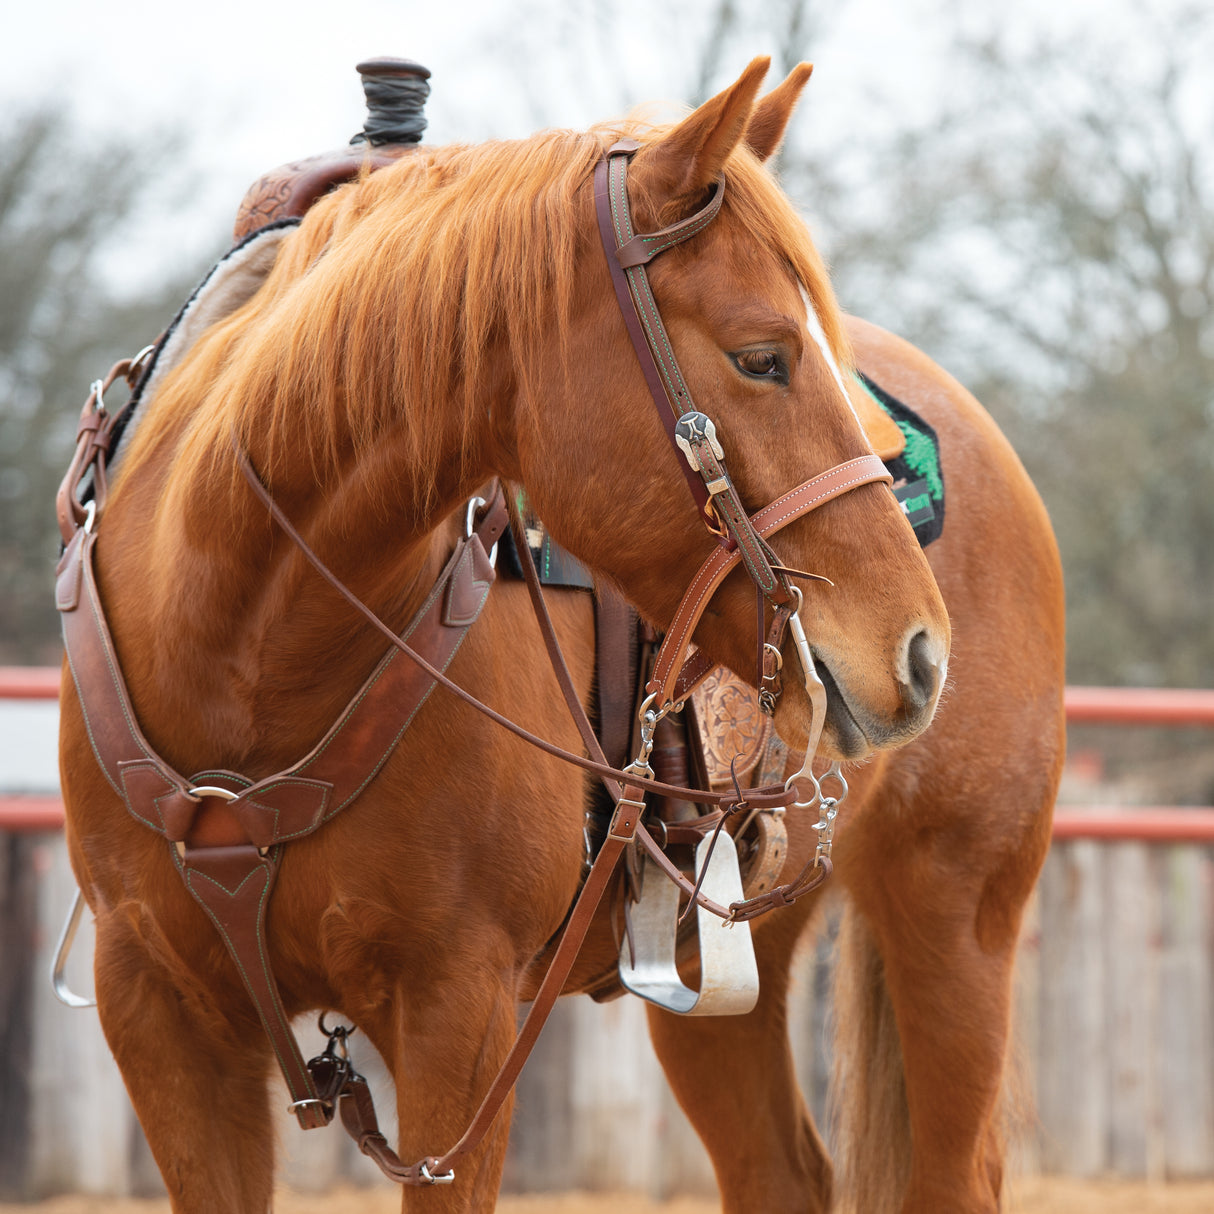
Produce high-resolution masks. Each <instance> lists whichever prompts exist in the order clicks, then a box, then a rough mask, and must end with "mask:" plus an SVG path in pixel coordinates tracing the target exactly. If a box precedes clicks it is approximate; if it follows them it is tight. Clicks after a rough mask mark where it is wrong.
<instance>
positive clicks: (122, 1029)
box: [95, 903, 274, 1214]
mask: <svg viewBox="0 0 1214 1214" xmlns="http://www.w3.org/2000/svg"><path fill="white" fill-rule="evenodd" d="M95 969H96V984H97V1009H98V1012H99V1013H100V1017H101V1025H102V1028H103V1030H104V1032H105V1036H106V1040H107V1041H108V1042H109V1046H110V1049H111V1050H112V1051H113V1054H114V1058H115V1060H116V1061H117V1063H118V1067H119V1069H120V1070H121V1072H122V1077H123V1080H124V1081H125V1083H126V1087H127V1091H128V1092H129V1093H130V1097H131V1102H132V1104H133V1105H134V1107H135V1112H136V1113H137V1114H138V1116H139V1120H140V1123H141V1124H142V1126H143V1130H144V1133H145V1134H146V1136H147V1140H148V1144H149V1145H150V1147H151V1149H152V1154H153V1156H154V1157H155V1159H156V1163H157V1165H158V1166H159V1168H160V1173H161V1175H162V1176H163V1177H164V1182H165V1185H166V1186H167V1188H168V1191H169V1198H170V1200H171V1202H172V1207H173V1210H174V1211H175V1212H176V1214H187V1212H188V1214H210V1212H212V1211H216V1210H225V1211H231V1212H232V1214H266V1211H267V1210H269V1208H270V1200H271V1193H272V1188H273V1167H274V1144H273V1133H272V1129H271V1117H270V1109H269V1094H268V1088H267V1075H268V1069H269V1063H270V1058H269V1048H268V1045H267V1042H266V1038H265V1035H264V1034H263V1033H262V1032H261V1030H260V1027H259V1026H258V1025H257V1024H256V1022H255V1021H253V1022H252V1023H251V1024H249V1025H248V1026H247V1028H245V1029H238V1028H237V1027H234V1026H233V1024H232V1023H231V1022H230V1021H228V1020H227V1019H226V1018H225V1017H224V1016H223V1015H222V1014H221V1013H220V1012H219V1011H218V1010H217V1008H216V1007H215V1005H214V1003H213V999H212V995H211V993H210V992H209V991H207V990H205V989H204V988H203V987H202V986H201V984H200V983H198V982H197V980H195V979H193V977H192V976H191V975H190V974H189V973H188V972H187V971H185V969H184V967H181V966H180V963H179V962H178V961H177V960H176V958H175V955H174V954H172V953H171V951H170V950H168V949H167V946H165V945H164V941H163V939H162V938H160V936H159V932H158V930H157V929H156V927H155V925H154V924H153V923H152V922H151V921H150V919H149V918H148V916H147V914H146V912H141V911H140V910H139V909H138V908H137V907H136V906H135V904H133V903H128V904H125V905H124V906H120V907H118V908H116V909H115V910H112V911H108V912H105V913H102V914H101V915H99V916H98V921H97V944H96V953H95ZM231 989H232V990H233V991H234V992H236V993H237V994H238V995H240V996H243V994H244V992H243V988H241V987H239V986H238V985H235V984H233V986H232V988H231ZM249 1012H251V1009H244V1008H243V1007H242V1008H241V1009H240V1010H239V1012H238V1015H240V1016H242V1017H243V1016H246V1015H248V1013H249Z"/></svg>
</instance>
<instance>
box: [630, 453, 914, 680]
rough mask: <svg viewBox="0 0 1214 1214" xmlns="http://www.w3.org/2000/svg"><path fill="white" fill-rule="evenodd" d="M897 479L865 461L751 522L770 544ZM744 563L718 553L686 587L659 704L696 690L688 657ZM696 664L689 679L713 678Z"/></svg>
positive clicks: (668, 643) (669, 639)
mask: <svg viewBox="0 0 1214 1214" xmlns="http://www.w3.org/2000/svg"><path fill="white" fill-rule="evenodd" d="M892 479H893V478H892V477H891V476H890V474H889V469H888V468H886V466H885V465H884V464H883V463H882V462H881V461H880V459H878V458H877V456H875V455H862V456H860V457H859V458H857V459H853V460H848V461H847V462H846V463H844V464H839V465H837V466H836V467H834V468H831V469H830V470H829V471H828V472H823V473H822V474H821V475H820V476H815V477H814V478H813V479H812V480H808V481H806V482H805V483H804V484H802V485H798V486H797V488H796V489H793V490H792V491H791V492H789V493H786V494H784V495H783V496H782V497H779V498H777V499H776V500H775V501H774V502H772V503H771V505H769V506H766V507H764V508H763V509H762V510H760V511H759V512H758V513H757V514H755V515H754V516H753V517H752V518H751V520H750V521H751V524H752V526H753V527H754V529H755V531H757V532H758V534H759V535H760V536H762V537H764V538H766V537H767V536H769V535H772V534H773V533H775V532H776V531H778V530H779V529H780V528H781V527H786V526H787V525H788V524H789V523H791V522H792V521H793V520H794V519H798V518H800V517H801V516H802V515H803V514H808V513H809V512H810V511H811V510H816V509H817V508H818V507H819V506H822V505H824V504H825V503H826V502H828V501H830V500H831V499H832V498H836V497H838V496H839V495H840V494H842V493H847V492H849V491H850V490H852V489H856V488H858V487H859V486H860V485H866V484H869V483H870V482H872V481H891V480H892ZM740 560H741V554H740V553H739V552H738V551H737V550H736V549H735V550H734V551H732V552H727V551H726V550H725V549H723V548H722V549H718V550H717V551H715V552H713V553H712V555H711V556H710V557H709V558H708V559H707V560H706V561H705V562H704V564H703V565H701V566H700V569H699V571H698V572H697V573H696V575H695V577H694V578H692V580H691V584H690V585H689V586H688V587H687V591H686V593H685V594H684V595H683V599H682V602H680V604H679V607H678V610H677V611H676V612H675V617H674V619H673V620H672V621H671V623H670V627H669V628H668V629H667V630H666V638H665V640H664V641H663V642H662V648H661V650H660V651H659V653H658V660H657V663H656V665H655V666H654V672H653V678H652V679H651V680H650V682H649V685H648V690H649V691H651V692H656V693H657V695H658V700H659V701H660V702H662V703H669V702H676V703H677V702H678V699H679V698H682V697H683V696H685V695H686V694H688V693H689V692H690V691H691V686H688V683H689V682H690V679H689V678H680V675H681V672H682V671H683V669H684V665H683V655H684V653H685V652H686V650H687V645H688V643H689V642H690V640H691V638H692V634H693V633H694V632H695V628H696V625H697V624H698V623H699V622H700V617H701V616H702V615H703V614H704V611H705V609H706V608H707V606H708V603H709V600H710V599H711V598H712V595H713V593H714V592H715V591H716V589H717V587H719V586H720V585H721V583H722V582H723V581H724V580H725V578H726V576H727V575H728V574H729V573H730V572H731V571H732V570H733V568H734V567H735V566H736V565H737V564H738V562H739V561H740ZM692 661H693V662H695V663H696V665H695V666H694V667H688V668H687V669H688V670H689V673H690V674H696V673H699V674H700V677H702V676H703V675H704V674H707V673H708V672H707V670H704V669H703V661H704V660H703V659H700V658H698V657H697V658H693V659H692ZM676 688H677V691H676Z"/></svg>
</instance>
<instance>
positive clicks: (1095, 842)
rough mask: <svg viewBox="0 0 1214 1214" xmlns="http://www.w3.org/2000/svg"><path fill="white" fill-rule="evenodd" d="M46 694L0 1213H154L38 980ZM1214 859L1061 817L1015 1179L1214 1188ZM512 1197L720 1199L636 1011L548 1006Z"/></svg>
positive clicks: (1210, 708)
mask: <svg viewBox="0 0 1214 1214" xmlns="http://www.w3.org/2000/svg"><path fill="white" fill-rule="evenodd" d="M57 688H58V672H57V671H40V670H22V671H12V670H3V669H0V915H2V919H0V924H2V928H0V1196H12V1197H36V1196H44V1195H47V1194H51V1193H55V1192H66V1191H78V1192H88V1193H97V1194H115V1195H124V1194H141V1193H154V1192H158V1191H159V1190H160V1181H159V1178H158V1176H157V1174H156V1170H155V1167H154V1166H153V1164H152V1162H151V1159H150V1156H149V1154H148V1150H147V1147H146V1145H145V1143H144V1142H143V1138H142V1134H141V1132H140V1131H139V1127H138V1123H137V1122H136V1120H135V1118H134V1115H133V1113H132V1112H131V1110H130V1107H129V1104H128V1102H127V1099H126V1095H125V1092H124V1090H123V1087H122V1082H121V1079H120V1078H119V1076H118V1072H117V1070H116V1068H115V1067H114V1065H113V1062H112V1060H111V1058H110V1057H109V1052H108V1049H107V1047H106V1045H105V1042H104V1039H103V1038H102V1035H101V1032H100V1028H99V1026H98V1024H97V1019H96V1014H95V1012H92V1011H77V1010H72V1009H69V1008H66V1007H64V1006H62V1005H61V1004H59V1003H58V1002H57V1001H56V1000H55V999H54V997H53V995H52V993H51V991H50V987H49V983H48V981H47V974H48V971H49V966H50V958H51V954H52V951H53V947H54V943H55V936H56V934H57V931H58V928H59V925H60V922H61V920H62V916H63V915H64V913H65V912H66V910H67V908H68V906H69V904H70V901H71V896H72V893H73V890H74V886H73V883H72V877H71V873H70V870H69V868H68V865H67V859H66V849H65V847H64V844H63V840H62V833H61V830H60V827H61V824H62V806H61V804H60V803H59V799H58V794H57V784H56V774H55V763H54V732H55V724H56V719H57V718H56V705H55V703H54V700H55V697H56V693H57ZM1067 703H1068V716H1069V718H1070V719H1071V720H1072V721H1073V722H1079V721H1083V722H1114V723H1121V724H1143V723H1146V724H1184V725H1192V724H1198V725H1207V726H1209V725H1214V692H1142V691H1133V692H1130V691H1116V690H1112V689H1100V688H1071V689H1069V690H1068V700H1067ZM1212 842H1214V808H1185V809H1172V808H1151V809H1133V810H1129V809H1126V808H1124V807H1103V808H1102V807H1086V808H1079V807H1063V808H1060V809H1059V810H1058V813H1057V815H1056V824H1055V844H1054V847H1053V848H1052V850H1051V853H1050V855H1049V858H1048V859H1047V861H1046V866H1045V869H1044V871H1043V873H1042V877H1041V881H1040V884H1039V887H1038V890H1037V893H1036V894H1035V896H1034V899H1033V902H1032V904H1031V905H1030V908H1029V912H1028V914H1027V915H1026V922H1025V930H1024V935H1023V939H1022V948H1021V963H1020V978H1019V991H1018V1014H1017V1022H1018V1036H1019V1039H1020V1040H1019V1044H1020V1054H1021V1058H1022V1067H1023V1071H1024V1076H1023V1077H1024V1079H1025V1080H1026V1081H1027V1085H1028V1087H1029V1089H1030V1091H1031V1093H1032V1095H1033V1096H1034V1097H1035V1101H1036V1109H1037V1122H1036V1125H1035V1126H1032V1127H1029V1128H1028V1131H1027V1132H1026V1134H1025V1135H1024V1137H1023V1140H1022V1142H1021V1143H1020V1144H1019V1156H1020V1160H1019V1162H1020V1166H1021V1167H1022V1168H1023V1169H1024V1170H1027V1171H1048V1172H1064V1173H1071V1174H1076V1175H1097V1174H1102V1173H1114V1174H1118V1175H1124V1176H1147V1177H1161V1176H1165V1175H1167V1176H1190V1175H1201V1176H1208V1175H1214V856H1212V853H1211V848H1210V845H1211V843H1212ZM831 924H832V921H831V919H830V917H829V916H828V923H827V927H826V929H825V930H824V932H823V933H822V935H821V937H820V938H819V940H818V941H817V942H816V943H812V944H810V945H809V946H807V948H806V950H805V951H804V952H803V953H802V955H801V956H800V958H799V959H798V962H797V968H796V973H795V975H794V989H793V1000H792V1003H793V1006H792V1009H791V1016H790V1024H791V1032H792V1036H793V1045H794V1052H795V1054H796V1057H797V1064H798V1069H799V1073H800V1077H801V1082H802V1086H803V1088H804V1090H805V1093H806V1096H807V1099H808V1100H809V1102H810V1105H811V1107H812V1108H813V1109H814V1111H815V1115H816V1116H817V1117H818V1120H819V1124H820V1125H823V1126H825V1125H826V1120H825V1117H824V1113H825V1103H826V1087H827V1077H828V1073H829V1067H830V1029H829V1025H830V994H829V992H830V970H831V962H832V952H833V949H832V926H831ZM90 950H91V939H90V934H89V930H88V928H87V926H86V927H85V928H83V929H82V931H81V936H80V939H79V941H78V943H77V948H76V950H75V953H74V954H73V957H72V962H71V965H70V967H69V978H70V980H71V984H72V985H73V987H74V988H75V989H77V990H81V991H89V990H91V978H90V969H91V956H90ZM309 1032H310V1033H311V1034H312V1035H311V1036H309ZM301 1037H302V1038H303V1046H304V1049H305V1050H307V1049H308V1048H309V1046H311V1045H316V1046H317V1047H318V1048H319V1045H320V1038H319V1035H318V1034H316V1033H315V1030H311V1029H309V1028H308V1027H306V1026H301ZM367 1048H368V1047H367V1046H366V1044H365V1043H363V1044H362V1046H361V1048H360V1051H359V1054H358V1061H359V1065H360V1067H362V1068H363V1069H364V1070H366V1071H367V1073H368V1077H369V1078H370V1080H371V1082H372V1085H373V1087H376V1088H377V1091H376V1098H377V1099H376V1103H377V1105H378V1107H379V1108H380V1111H381V1115H382V1116H383V1119H384V1121H385V1123H387V1124H385V1127H384V1128H385V1130H386V1131H387V1132H388V1133H389V1135H391V1132H392V1127H391V1125H390V1122H391V1109H392V1104H393V1101H392V1097H391V1095H390V1091H389V1087H388V1084H387V1080H386V1077H385V1076H384V1074H383V1070H382V1067H381V1066H379V1065H378V1063H377V1061H376V1060H374V1059H368V1058H367V1056H366V1051H367ZM274 1103H275V1107H276V1109H281V1108H282V1106H284V1105H285V1103H286V1098H285V1093H284V1096H283V1099H282V1100H280V1101H276V1102H274ZM279 1116H280V1119H281V1123H282V1126H281V1132H280V1135H279V1138H280V1141H281V1142H282V1144H283V1147H284V1151H285V1153H286V1155H287V1159H286V1176H285V1179H286V1181H287V1183H289V1184H291V1185H293V1186H294V1187H297V1188H302V1189H323V1188H325V1187H327V1186H329V1185H331V1184H332V1183H333V1182H334V1181H336V1180H346V1181H351V1182H354V1183H359V1184H362V1183H366V1184H376V1183H380V1180H379V1177H378V1173H377V1172H376V1171H375V1169H374V1168H373V1166H372V1165H370V1164H369V1163H368V1161H366V1160H365V1159H363V1158H362V1157H361V1156H359V1155H358V1154H357V1152H356V1151H355V1149H354V1148H353V1146H352V1144H350V1143H349V1142H348V1140H347V1139H346V1138H345V1136H344V1135H343V1134H341V1133H340V1132H339V1131H337V1130H333V1131H331V1132H330V1133H327V1134H326V1133H313V1134H308V1135H306V1136H305V1135H302V1134H300V1133H299V1132H298V1131H296V1130H295V1129H294V1124H293V1122H291V1120H290V1118H289V1117H288V1116H287V1115H286V1114H285V1113H280V1114H279ZM504 1187H505V1188H506V1189H507V1190H524V1189H526V1190H530V1191H536V1190H545V1189H549V1190H551V1189H564V1188H574V1187H578V1188H590V1189H594V1188H613V1189H619V1188H621V1187H627V1188H635V1189H640V1190H644V1191H647V1192H649V1193H651V1194H653V1195H655V1196H665V1195H669V1194H671V1193H674V1192H697V1191H699V1192H711V1191H712V1190H713V1183H712V1174H711V1168H710V1166H709V1164H708V1160H707V1156H706V1155H705V1153H704V1151H703V1149H702V1148H701V1147H700V1145H699V1142H698V1140H697V1139H696V1137H695V1135H694V1133H693V1132H692V1131H691V1129H690V1127H689V1126H688V1124H687V1122H686V1120H685V1118H684V1117H683V1115H682V1113H681V1112H680V1110H679V1109H678V1107H677V1105H676V1104H675V1102H674V1100H673V1097H672V1096H671V1095H670V1093H669V1091H668V1089H667V1087H666V1084H665V1081H664V1079H663V1078H662V1075H661V1071H660V1069H659V1067H658V1065H657V1062H656V1060H655V1059H654V1057H653V1054H652V1051H651V1050H650V1047H649V1043H648V1037H647V1034H646V1030H645V1017H644V1008H643V1006H642V1005H641V1003H640V1002H639V1001H638V1000H635V999H620V1000H617V1001H616V1002H614V1003H610V1004H606V1005H603V1006H599V1005H596V1004H594V1003H592V1002H590V1001H589V1000H587V999H583V998H577V999H566V1000H562V1001H561V1003H560V1004H558V1006H557V1009H556V1012H555V1013H554V1014H553V1018H552V1020H551V1021H550V1022H549V1025H548V1027H547V1028H546V1029H545V1032H544V1035H543V1037H542V1038H541V1040H540V1044H539V1046H538V1047H537V1050H536V1053H535V1055H534V1056H533V1058H532V1060H531V1062H530V1063H529V1064H528V1067H527V1068H526V1070H525V1071H524V1073H523V1078H522V1080H521V1082H520V1084H519V1089H518V1099H517V1111H516V1114H515V1122H514V1129H513V1133H512V1138H511V1146H510V1154H509V1157H508V1161H507V1168H506V1176H505V1185H504Z"/></svg>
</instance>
